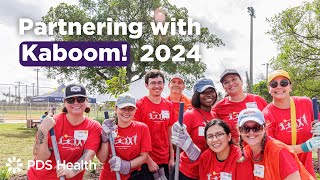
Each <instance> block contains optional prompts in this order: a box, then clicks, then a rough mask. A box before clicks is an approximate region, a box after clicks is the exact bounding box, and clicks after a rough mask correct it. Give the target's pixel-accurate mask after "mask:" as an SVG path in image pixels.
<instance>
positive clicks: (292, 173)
mask: <svg viewBox="0 0 320 180" xmlns="http://www.w3.org/2000/svg"><path fill="white" fill-rule="evenodd" d="M238 130H239V132H240V141H239V144H240V148H241V150H242V154H243V157H245V156H244V155H245V154H246V156H247V157H250V159H251V161H252V162H253V164H254V166H253V168H254V171H253V173H254V177H255V179H264V180H281V179H286V180H297V179H303V180H304V179H305V180H307V179H308V180H312V179H315V178H314V177H313V176H312V175H311V174H310V173H309V172H308V171H307V170H306V169H305V167H304V166H303V165H302V164H301V162H300V161H299V159H298V157H297V155H296V154H295V153H294V151H293V150H292V149H291V148H290V147H289V146H287V145H286V144H284V143H282V142H280V141H278V140H276V139H273V138H271V137H270V136H268V135H267V133H266V122H265V119H264V116H263V114H262V112H261V111H260V110H259V109H257V108H248V109H244V110H242V111H241V112H240V113H239V117H238ZM243 141H245V142H246V143H247V146H246V147H245V148H244V147H243V144H242V143H243Z"/></svg>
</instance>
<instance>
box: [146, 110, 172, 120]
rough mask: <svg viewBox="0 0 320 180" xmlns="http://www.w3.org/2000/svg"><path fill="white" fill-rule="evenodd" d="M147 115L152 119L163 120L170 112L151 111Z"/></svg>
mask: <svg viewBox="0 0 320 180" xmlns="http://www.w3.org/2000/svg"><path fill="white" fill-rule="evenodd" d="M148 115H149V119H150V120H153V121H164V120H168V119H169V118H170V113H169V111H167V110H162V111H161V113H158V112H155V111H152V112H151V113H149V114H148Z"/></svg>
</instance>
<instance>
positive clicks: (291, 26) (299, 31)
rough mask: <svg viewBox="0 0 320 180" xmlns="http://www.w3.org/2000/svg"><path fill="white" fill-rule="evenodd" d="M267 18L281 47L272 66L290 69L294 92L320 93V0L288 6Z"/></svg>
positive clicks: (269, 32)
mask: <svg viewBox="0 0 320 180" xmlns="http://www.w3.org/2000/svg"><path fill="white" fill-rule="evenodd" d="M267 21H268V22H269V23H270V26H271V30H269V31H268V34H270V35H272V40H273V41H274V42H276V43H277V44H278V50H279V54H278V56H277V57H276V58H274V59H272V62H271V66H272V68H273V69H284V70H286V71H288V72H289V74H290V76H291V81H292V82H293V83H294V86H293V95H304V96H309V97H314V96H316V97H320V88H319V85H320V43H319V42H320V0H314V1H313V2H304V3H303V4H302V5H301V6H298V7H292V8H288V9H286V10H284V11H282V12H281V13H279V14H277V15H275V16H274V17H272V18H269V19H267Z"/></svg>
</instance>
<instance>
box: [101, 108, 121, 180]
mask: <svg viewBox="0 0 320 180" xmlns="http://www.w3.org/2000/svg"><path fill="white" fill-rule="evenodd" d="M104 118H105V119H109V114H108V111H105V112H104ZM109 142H110V146H111V153H112V157H114V156H116V149H115V148H114V137H113V132H111V133H110V134H109ZM116 178H117V180H121V179H120V173H119V171H116Z"/></svg>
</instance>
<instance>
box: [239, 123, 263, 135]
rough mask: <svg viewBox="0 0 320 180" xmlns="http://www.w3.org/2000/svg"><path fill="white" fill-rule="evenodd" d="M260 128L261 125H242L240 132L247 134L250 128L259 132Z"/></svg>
mask: <svg viewBox="0 0 320 180" xmlns="http://www.w3.org/2000/svg"><path fill="white" fill-rule="evenodd" d="M262 129H263V126H262V125H256V126H252V127H249V126H242V127H241V128H240V132H241V133H245V134H248V133H249V132H250V131H251V130H252V131H253V132H255V133H257V132H260V131H261V130H262Z"/></svg>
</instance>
